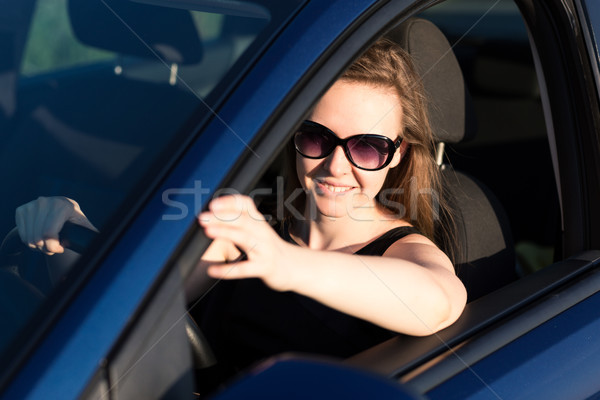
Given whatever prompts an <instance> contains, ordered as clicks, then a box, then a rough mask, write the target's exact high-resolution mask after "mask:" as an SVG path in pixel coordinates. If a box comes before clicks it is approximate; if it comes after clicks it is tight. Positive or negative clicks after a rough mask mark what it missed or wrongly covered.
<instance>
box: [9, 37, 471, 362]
mask: <svg viewBox="0 0 600 400" xmlns="http://www.w3.org/2000/svg"><path fill="white" fill-rule="evenodd" d="M425 110H426V108H425V103H424V100H423V90H422V88H421V86H420V84H419V78H418V76H417V75H416V73H415V72H414V70H413V68H412V66H411V63H410V60H409V59H408V56H407V55H406V54H405V53H404V51H403V50H402V49H400V48H399V47H397V46H396V45H395V44H393V43H392V42H390V41H387V40H380V41H378V42H377V43H375V44H374V45H373V46H372V47H371V48H370V49H369V50H368V51H367V52H366V53H365V54H364V55H363V56H362V57H361V58H360V59H359V60H358V61H356V62H355V63H354V64H353V65H352V66H351V67H350V68H349V70H348V71H346V72H345V73H344V75H343V76H342V77H341V78H340V79H339V80H338V81H337V82H335V83H334V84H333V86H332V87H331V88H330V89H329V90H328V91H327V92H326V93H325V94H324V95H323V97H322V98H321V99H320V101H319V102H318V103H317V104H316V106H315V107H314V109H313V110H312V112H311V113H310V115H309V116H308V118H307V121H305V122H304V123H303V124H302V126H301V127H300V128H299V130H298V132H297V133H296V134H295V136H294V141H293V145H294V149H295V155H293V159H292V162H293V163H294V164H295V168H292V169H295V176H293V178H294V179H288V180H287V182H286V183H287V184H288V189H289V192H292V191H294V190H296V192H297V189H298V188H302V191H301V193H302V194H301V195H300V196H298V197H297V201H296V202H295V203H294V206H295V207H296V208H297V210H298V211H300V213H298V212H294V210H288V215H287V218H286V220H285V222H284V223H282V224H281V226H280V229H279V230H280V232H279V234H278V233H277V232H276V231H275V230H273V229H272V228H271V226H270V225H269V224H268V223H267V222H266V221H265V220H264V218H263V217H262V215H261V214H260V213H259V212H258V211H257V209H256V207H255V205H254V203H253V202H252V201H251V200H250V199H249V198H248V197H244V196H225V197H221V198H217V199H214V200H213V201H211V202H210V204H209V207H208V211H206V212H203V213H202V214H200V216H199V222H200V224H201V225H202V227H203V228H204V230H205V233H206V235H207V236H208V237H210V238H213V239H214V241H213V242H212V244H211V246H210V247H209V248H208V250H207V251H206V252H205V254H204V256H203V260H202V262H201V265H200V266H199V267H198V268H196V270H195V271H194V273H193V274H192V276H191V277H190V278H189V279H188V280H187V281H186V291H187V294H188V299H189V300H190V301H192V300H194V299H196V298H198V297H199V296H200V293H197V292H196V290H195V289H196V288H197V287H199V286H200V285H198V280H200V279H203V278H204V276H205V273H206V272H205V271H208V274H209V275H210V276H212V277H214V278H218V279H223V280H227V281H231V282H228V283H224V282H221V283H220V284H219V285H217V288H216V290H214V291H213V292H211V293H210V294H209V296H208V297H207V298H205V299H203V301H202V303H203V304H202V305H201V307H200V309H201V310H202V312H200V313H199V314H200V315H199V316H198V318H199V319H201V320H202V325H203V329H204V330H205V331H206V332H207V337H208V339H209V341H210V342H211V343H212V344H213V345H214V346H215V347H216V349H217V351H216V353H217V358H218V359H221V360H225V361H226V364H228V366H227V367H228V368H230V369H231V368H233V370H235V369H237V368H240V367H243V366H245V365H247V364H248V363H251V362H253V361H255V360H257V359H260V358H262V357H265V356H267V355H270V354H275V353H278V352H281V351H286V350H296V351H310V352H323V353H327V354H333V355H339V356H348V355H350V354H352V353H353V352H356V351H359V350H362V349H364V348H366V347H369V346H372V345H373V344H375V343H377V342H378V341H381V340H383V339H385V338H387V337H391V336H392V335H395V334H396V333H403V334H408V335H418V336H420V335H429V334H432V333H434V332H437V331H438V330H440V329H443V328H445V327H447V326H448V325H450V324H452V323H453V322H454V321H455V320H456V319H457V318H458V317H459V315H460V314H461V312H462V310H463V308H464V305H465V302H466V292H465V288H464V286H463V285H462V283H461V282H460V280H459V279H458V278H457V277H456V275H455V273H454V269H453V266H452V263H451V261H450V259H449V258H448V257H447V256H446V255H445V254H444V253H443V252H442V251H441V250H440V249H439V248H438V247H437V246H436V245H435V244H434V242H433V241H432V240H433V238H434V227H435V226H436V223H437V222H438V221H437V219H438V216H439V215H440V213H441V212H444V210H445V207H444V204H443V198H442V197H441V196H440V193H441V189H440V186H439V177H438V171H437V167H436V165H435V163H434V160H433V155H432V153H433V139H432V133H431V130H430V128H429V124H428V120H427V116H426V111H425ZM40 203H53V204H40ZM40 209H41V210H42V211H40ZM36 215H37V216H39V215H44V216H43V217H41V218H40V217H38V218H37V222H35V221H36V218H35V216H36ZM48 215H49V216H50V217H49V218H47V216H48ZM68 219H76V220H79V221H81V220H83V221H85V222H84V223H86V224H87V223H89V222H88V221H87V219H85V217H84V216H83V213H82V212H81V210H79V207H78V206H77V204H76V203H75V202H73V201H72V200H68V199H65V198H53V199H41V200H38V201H37V202H32V203H29V204H28V205H25V206H22V207H20V208H19V209H18V210H17V225H18V227H19V232H20V234H21V237H22V240H23V241H24V242H25V243H28V244H29V246H31V247H37V248H39V249H40V250H42V251H45V252H47V253H54V252H60V251H62V248H61V247H60V245H59V244H58V243H57V242H56V240H55V239H52V238H55V237H56V233H57V232H58V231H59V229H60V227H61V226H62V223H63V221H65V220H68ZM44 221H45V222H44ZM44 226H46V227H49V228H50V229H46V228H45V227H44ZM40 232H47V233H48V232H50V234H46V235H43V234H41V233H40ZM44 238H47V239H44ZM241 256H242V257H241ZM231 261H235V262H233V263H232V262H231ZM242 278H244V279H242ZM246 278H259V279H246ZM281 321H285V322H281Z"/></svg>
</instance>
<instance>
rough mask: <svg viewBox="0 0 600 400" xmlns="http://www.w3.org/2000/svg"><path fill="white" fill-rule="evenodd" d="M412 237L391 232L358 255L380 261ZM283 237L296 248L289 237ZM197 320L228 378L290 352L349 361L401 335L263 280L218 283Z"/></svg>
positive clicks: (408, 231)
mask: <svg viewBox="0 0 600 400" xmlns="http://www.w3.org/2000/svg"><path fill="white" fill-rule="evenodd" d="M413 233H416V234H420V232H419V231H418V230H417V229H415V228H413V227H398V228H395V229H392V230H390V231H388V232H386V233H385V234H383V235H382V236H380V237H378V238H377V239H375V240H374V241H372V242H371V243H369V244H368V245H366V246H365V247H363V248H361V249H360V250H358V251H357V252H356V253H354V254H359V255H379V256H381V255H383V253H384V252H385V251H386V250H387V249H388V248H389V247H390V246H391V245H392V244H393V243H394V242H396V241H397V240H400V239H401V238H403V237H405V236H407V235H410V234H413ZM282 237H283V238H284V239H286V240H288V241H291V242H292V243H294V242H293V240H292V239H291V237H289V234H287V231H286V232H284V233H283V234H282ZM192 315H193V316H194V318H195V319H196V321H198V322H199V325H200V327H201V329H202V331H203V333H204V335H205V336H206V338H207V340H208V342H209V343H210V344H211V346H212V347H213V351H214V352H215V356H216V358H217V360H219V363H220V364H221V369H222V371H223V372H222V373H224V374H226V375H231V374H233V373H235V372H236V371H238V370H240V369H243V368H245V367H247V366H248V365H250V364H252V363H254V362H256V361H259V360H261V359H263V358H266V357H268V356H271V355H275V354H279V353H283V352H289V351H293V352H305V353H317V354H326V355H330V356H336V357H344V358H345V357H349V356H351V355H353V354H356V353H358V352H360V351H362V350H365V349H367V348H369V347H372V346H374V345H375V344H378V343H380V342H383V341H385V340H387V339H389V338H392V337H394V336H397V335H398V334H397V333H395V332H391V331H389V330H387V329H384V328H381V327H379V326H377V325H374V324H372V323H370V322H367V321H364V320H362V319H359V318H355V317H352V316H350V315H348V314H345V313H342V312H340V311H337V310H335V309H333V308H330V307H328V306H325V305H323V304H321V303H319V302H317V301H315V300H313V299H311V298H309V297H306V296H303V295H300V294H297V293H295V292H277V291H274V290H271V289H270V288H269V287H267V286H266V285H265V284H264V283H263V282H262V281H261V280H260V279H242V280H232V281H221V282H219V283H218V284H217V285H216V287H215V288H214V289H213V290H212V291H211V292H210V293H209V294H208V295H207V296H206V297H205V298H204V299H202V301H201V304H200V306H199V307H196V308H195V309H194V310H192Z"/></svg>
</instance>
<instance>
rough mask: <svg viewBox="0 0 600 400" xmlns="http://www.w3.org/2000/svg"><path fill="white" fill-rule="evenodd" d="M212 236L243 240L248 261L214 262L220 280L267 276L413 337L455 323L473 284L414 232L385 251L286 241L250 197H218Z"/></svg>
mask: <svg viewBox="0 0 600 400" xmlns="http://www.w3.org/2000/svg"><path fill="white" fill-rule="evenodd" d="M200 223H201V224H202V226H203V227H204V228H205V232H206V235H207V236H209V237H212V238H215V239H221V240H224V241H226V242H230V243H235V245H237V246H238V247H239V248H240V249H242V250H243V251H244V252H245V253H246V254H247V255H248V260H247V261H241V262H238V263H235V264H228V265H223V264H220V265H211V266H209V267H208V273H209V275H211V276H212V277H214V278H221V279H238V278H249V277H257V278H261V279H262V280H263V281H264V282H265V283H266V284H267V285H268V286H270V287H271V288H272V289H274V290H279V291H286V290H293V291H295V292H297V293H300V294H303V295H306V296H309V297H311V298H313V299H315V300H317V301H319V302H321V303H323V304H326V305H328V306H330V307H332V308H335V309H337V310H339V311H342V312H345V313H347V314H350V315H353V316H356V317H358V318H362V319H365V320H368V321H370V322H373V323H375V324H377V325H379V326H382V327H384V328H387V329H390V330H393V331H396V332H401V333H406V334H409V335H417V336H420V335H429V334H432V333H434V332H437V331H438V330H440V329H443V328H445V327H446V326H448V325H450V324H451V323H453V322H454V321H455V320H456V319H457V318H458V317H459V315H460V314H461V312H462V310H463V308H464V305H465V302H466V290H465V288H464V286H463V285H462V283H461V282H460V280H459V279H458V278H457V277H456V275H455V274H454V271H453V267H452V264H451V263H450V260H449V259H448V258H447V257H446V256H445V254H444V253H443V252H442V251H440V250H439V249H438V248H437V247H436V246H435V245H434V244H433V243H431V242H430V241H429V240H427V239H426V238H424V237H422V236H420V235H411V236H408V237H406V238H404V239H401V240H399V241H398V242H396V243H394V244H393V245H392V246H391V247H390V248H389V249H388V250H387V251H386V253H385V254H384V256H383V257H377V256H357V255H351V254H344V253H339V252H332V251H315V250H309V249H305V248H302V247H299V246H295V245H293V244H290V243H287V242H285V241H283V240H282V239H281V238H280V237H279V236H278V235H277V234H276V233H275V232H274V231H273V229H272V228H271V227H270V226H269V225H268V224H267V223H266V222H265V221H264V219H262V218H261V216H260V214H259V213H258V212H257V211H256V209H255V207H254V204H253V203H252V201H251V200H250V199H249V198H246V197H243V196H227V197H223V198H219V199H217V200H214V201H213V202H211V204H210V207H209V211H208V212H206V213H203V214H201V215H200Z"/></svg>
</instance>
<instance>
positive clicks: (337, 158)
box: [323, 146, 352, 176]
mask: <svg viewBox="0 0 600 400" xmlns="http://www.w3.org/2000/svg"><path fill="white" fill-rule="evenodd" d="M323 166H324V167H325V168H326V169H327V170H328V171H329V172H330V173H331V175H332V176H337V175H344V174H346V173H348V172H350V171H351V170H352V164H350V161H348V158H346V154H345V153H344V149H342V146H336V148H335V149H333V151H332V152H331V154H330V155H328V156H327V158H325V163H324V165H323Z"/></svg>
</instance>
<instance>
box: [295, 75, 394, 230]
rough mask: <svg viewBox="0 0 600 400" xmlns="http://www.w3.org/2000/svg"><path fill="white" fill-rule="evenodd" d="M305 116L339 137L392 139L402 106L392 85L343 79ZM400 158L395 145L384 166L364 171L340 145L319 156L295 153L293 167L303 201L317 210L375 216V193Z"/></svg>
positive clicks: (336, 214)
mask: <svg viewBox="0 0 600 400" xmlns="http://www.w3.org/2000/svg"><path fill="white" fill-rule="evenodd" d="M309 119H310V120H311V121H314V122H317V123H319V124H321V125H324V126H326V127H328V128H329V129H331V130H332V131H333V132H335V134H336V135H337V136H338V137H339V138H341V139H345V138H347V137H349V136H353V135H357V134H361V133H374V134H379V135H384V136H387V137H389V138H390V139H392V141H395V140H396V139H397V138H398V137H399V135H400V134H401V130H402V108H401V104H400V99H399V97H398V95H397V94H396V92H395V90H394V89H393V88H386V87H378V86H373V85H368V84H363V83H355V82H349V81H344V80H340V81H337V82H336V83H335V84H334V85H333V86H332V87H331V88H330V89H329V90H328V91H327V92H326V93H325V95H324V96H323V97H322V98H321V100H320V101H319V103H318V104H317V106H316V107H315V109H314V111H313V113H312V115H311V116H310V117H309ZM399 162H400V152H399V151H398V150H396V153H395V155H394V158H393V159H392V162H391V163H390V164H389V165H388V166H386V167H385V168H383V169H381V170H378V171H365V170H362V169H359V168H357V167H355V166H353V165H352V164H351V163H350V161H348V159H347V158H346V155H345V154H344V150H343V149H342V147H341V146H338V147H336V148H335V149H334V150H333V152H332V153H331V154H330V155H329V156H327V157H325V158H323V159H316V160H315V159H309V158H305V157H303V156H302V155H300V154H298V153H296V171H297V173H298V179H299V180H300V182H301V183H302V186H303V188H304V190H306V191H307V193H308V197H309V198H308V199H307V200H308V202H307V204H310V203H311V200H312V201H314V204H315V205H316V210H317V212H318V214H320V215H322V216H327V217H333V218H341V217H346V216H348V217H350V218H355V219H357V220H369V219H373V218H378V217H380V214H379V211H378V210H377V209H376V208H375V205H376V203H375V197H376V196H377V194H378V193H379V191H380V190H381V187H382V186H383V182H384V180H385V178H386V176H387V173H388V170H389V169H390V168H393V167H395V166H397V165H398V164H399ZM311 198H312V199H311Z"/></svg>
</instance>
